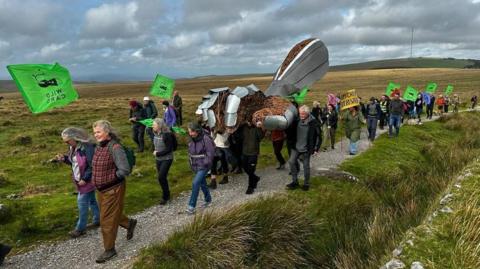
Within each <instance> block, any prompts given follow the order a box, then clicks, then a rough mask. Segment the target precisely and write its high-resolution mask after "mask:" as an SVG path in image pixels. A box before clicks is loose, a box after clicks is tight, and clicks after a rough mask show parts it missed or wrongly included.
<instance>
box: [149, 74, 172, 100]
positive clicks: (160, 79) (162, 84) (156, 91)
mask: <svg viewBox="0 0 480 269" xmlns="http://www.w3.org/2000/svg"><path fill="white" fill-rule="evenodd" d="M174 87H175V80H173V79H171V78H168V77H165V76H162V75H157V77H156V78H155V81H154V82H153V85H152V88H151V89H150V94H151V95H154V96H158V97H160V98H162V99H170V98H172V93H173V88H174Z"/></svg>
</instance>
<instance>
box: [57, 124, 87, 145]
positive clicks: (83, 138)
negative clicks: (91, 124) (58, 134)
mask: <svg viewBox="0 0 480 269" xmlns="http://www.w3.org/2000/svg"><path fill="white" fill-rule="evenodd" d="M62 138H63V139H64V140H75V141H77V142H83V143H88V142H92V138H91V137H90V136H89V135H88V133H87V131H86V130H85V129H82V128H77V127H68V128H65V129H64V130H63V131H62Z"/></svg>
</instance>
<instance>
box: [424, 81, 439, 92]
mask: <svg viewBox="0 0 480 269" xmlns="http://www.w3.org/2000/svg"><path fill="white" fill-rule="evenodd" d="M436 90H437V83H435V82H430V83H428V84H427V87H426V88H425V91H426V92H428V93H434V92H435V91H436Z"/></svg>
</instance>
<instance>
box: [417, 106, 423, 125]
mask: <svg viewBox="0 0 480 269" xmlns="http://www.w3.org/2000/svg"><path fill="white" fill-rule="evenodd" d="M422 112H423V109H422V108H421V107H417V117H418V122H421V121H422Z"/></svg>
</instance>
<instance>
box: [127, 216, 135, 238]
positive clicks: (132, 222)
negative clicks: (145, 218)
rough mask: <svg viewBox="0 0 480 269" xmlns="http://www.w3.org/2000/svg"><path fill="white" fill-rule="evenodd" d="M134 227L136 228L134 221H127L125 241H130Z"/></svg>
mask: <svg viewBox="0 0 480 269" xmlns="http://www.w3.org/2000/svg"><path fill="white" fill-rule="evenodd" d="M135 226H137V220H136V219H130V220H128V229H127V240H130V239H132V238H133V232H134V231H135Z"/></svg>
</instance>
